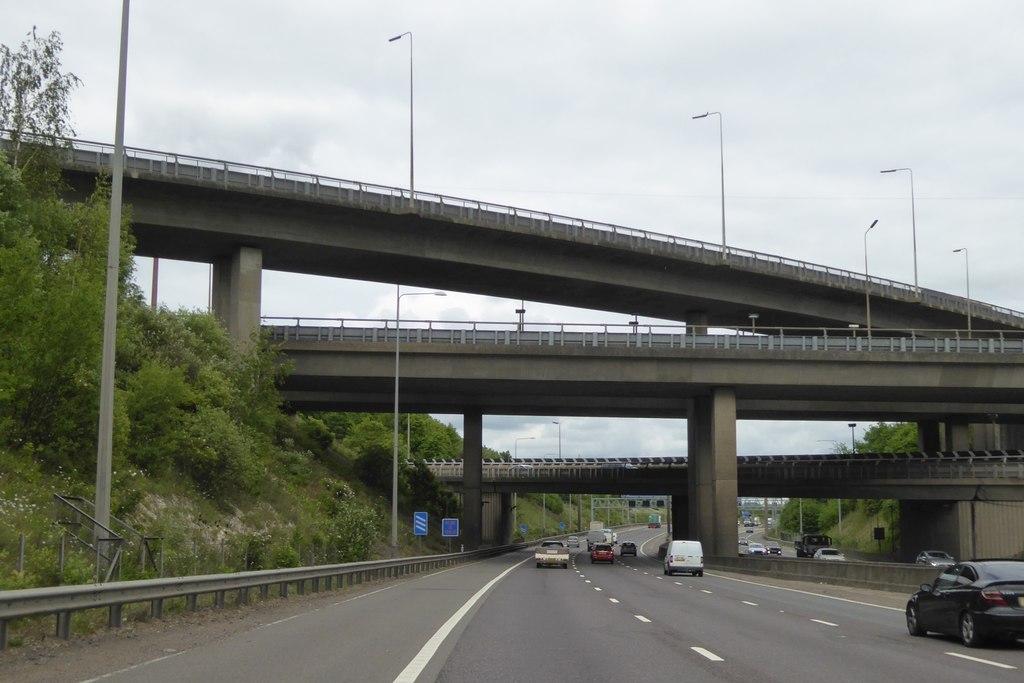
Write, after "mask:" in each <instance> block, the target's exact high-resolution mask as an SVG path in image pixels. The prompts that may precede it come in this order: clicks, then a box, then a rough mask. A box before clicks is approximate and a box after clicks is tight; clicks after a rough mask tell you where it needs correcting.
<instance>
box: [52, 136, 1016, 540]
mask: <svg viewBox="0 0 1024 683" xmlns="http://www.w3.org/2000/svg"><path fill="white" fill-rule="evenodd" d="M111 154H112V148H111V147H110V146H108V145H103V144H96V143H89V142H83V141H73V142H72V143H71V145H70V146H69V148H68V150H67V156H66V158H65V162H64V170H65V175H66V178H67V180H68V183H69V185H70V187H71V188H72V190H71V191H70V192H69V195H68V196H69V198H70V199H76V198H81V197H83V196H85V195H87V194H89V193H90V192H91V190H92V188H93V186H94V184H95V180H96V177H97V175H98V174H101V173H106V172H108V171H109V169H110V166H111V163H110V161H111ZM124 199H125V202H126V203H128V204H130V205H131V207H132V220H133V228H134V233H135V237H136V243H137V249H136V253H137V254H139V255H141V256H153V257H159V258H173V259H182V260H187V261H197V262H204V263H212V264H213V268H214V283H213V289H214V292H213V300H214V309H215V311H216V312H217V314H218V315H219V316H220V317H221V319H222V320H224V322H225V324H226V326H227V328H228V329H229V331H230V332H231V333H232V334H233V335H234V336H235V337H236V338H238V339H242V340H244V339H248V336H249V333H250V332H251V331H253V330H255V329H257V327H258V326H259V324H260V315H261V309H260V295H261V293H260V282H261V273H262V270H263V269H264V268H268V269H274V270H281V271H287V272H294V273H305V274H314V275H323V276H330V277H340V278H351V279H360V280H368V281H377V282H387V283H391V282H394V283H397V284H404V285H415V286H422V287H427V288H432V289H450V290H455V291H463V292H471V293H477V294H485V295H490V296H498V297H507V298H509V299H514V300H517V301H518V300H520V299H524V300H530V301H540V302H547V303H553V304H561V305H566V306H573V307H581V308H590V309H597V310H605V311H614V312H619V313H622V314H624V315H643V316H646V317H651V318H658V319H663V320H674V321H679V322H680V323H685V325H686V327H687V328H689V329H690V330H692V333H693V336H695V337H699V336H701V335H705V334H706V333H707V332H708V331H709V330H712V329H714V328H730V329H737V330H740V329H744V328H746V327H747V325H748V324H749V322H750V318H749V315H750V314H751V313H757V314H758V316H759V318H758V331H759V332H771V334H772V335H777V336H779V337H784V336H788V335H787V332H786V330H791V329H793V328H800V327H819V328H828V329H842V328H847V327H848V326H849V325H851V324H852V325H860V326H861V327H864V326H866V322H867V321H866V316H865V313H866V311H865V308H864V299H865V295H869V296H870V297H871V300H872V320H873V322H874V324H875V325H876V329H877V328H887V329H890V330H933V331H936V332H935V336H937V337H945V338H947V339H948V338H949V335H948V334H941V333H938V332H937V331H938V330H955V329H957V328H964V327H967V325H966V324H965V323H966V322H967V318H968V315H970V316H971V317H972V318H973V320H974V324H975V325H974V326H975V327H976V328H978V330H977V331H976V332H975V336H979V337H980V336H985V337H992V338H995V339H1001V337H1000V336H999V335H1000V333H1003V332H1008V331H1011V330H1021V329H1024V314H1021V313H1019V312H1016V311H1012V310H1009V309H1005V308H1002V307H999V306H995V305H991V304H986V303H983V302H977V301H969V300H967V299H965V298H963V297H959V296H954V295H949V294H945V293H942V292H937V291H933V290H927V289H919V288H915V287H912V286H910V285H907V284H903V283H899V282H895V281H891V280H886V279H882V278H877V277H871V278H867V277H865V276H864V275H863V274H859V273H854V272H849V271H843V270H839V269H834V268H830V267H827V266H821V265H816V264H811V263H805V262H800V261H796V260H793V259H788V258H785V257H782V256H777V255H771V254H764V253H757V252H752V251H747V250H742V249H737V248H734V247H728V248H727V249H723V248H722V247H721V246H719V245H714V244H709V243H704V242H699V241H695V240H688V239H685V238H680V237H675V236H670V235H663V234H658V233H654V232H648V231H644V230H638V229H634V228H628V227H625V226H617V225H608V224H602V223H598V222H593V221H587V220H583V219H578V218H572V217H566V216H557V215H553V214H548V213H543V212H537V211H531V210H526V209H521V208H516V207H508V206H499V205H494V204H488V203H484V202H478V201H474V200H469V199H463V198H454V197H446V196H441V195H434V194H427V193H417V194H416V195H415V197H413V198H412V200H413V201H412V204H413V209H412V210H411V211H410V209H409V208H408V207H409V204H410V201H409V200H410V198H409V197H408V196H407V194H406V193H405V192H404V191H403V190H399V189H397V188H389V187H383V186H376V185H372V184H368V183H361V182H356V181H348V180H342V179H336V178H326V177H323V176H316V175H312V174H307V173H298V172H291V171H284V170H280V169H272V168H263V167H257V166H252V165H247V164H239V163H232V162H226V161H220V160H212V159H203V158H198V157H191V156H186V155H180V154H175V153H168V152H158V151H152V150H140V149H128V150H126V163H125V182H124ZM982 330H984V331H982ZM750 331H753V330H750ZM752 336H753V335H752ZM758 336H760V335H758ZM890 336H898V335H897V334H892V335H890ZM920 336H922V337H923V336H926V335H925V334H921V335H920ZM289 344H291V342H289ZM294 344H306V346H305V347H303V346H295V345H292V346H290V347H289V348H288V349H287V352H288V354H289V356H290V357H292V358H294V359H295V360H296V367H297V370H298V371H299V372H298V373H297V374H296V375H295V376H294V377H293V379H291V380H290V387H286V391H290V390H295V391H297V392H299V393H300V394H302V396H301V397H300V396H295V397H293V398H294V399H295V403H296V405H303V404H302V400H309V403H308V404H304V405H306V406H307V407H308V408H315V407H320V408H326V407H327V406H330V405H333V406H337V407H340V406H344V405H348V406H353V407H352V408H350V409H357V410H358V409H361V410H377V409H379V408H380V407H381V405H382V404H383V403H384V401H382V400H381V399H380V396H381V395H382V394H384V393H386V392H385V391H384V390H383V387H384V386H385V385H386V384H387V383H388V379H387V377H388V375H387V372H386V371H385V370H384V369H383V365H384V364H386V361H385V360H384V358H385V356H386V354H387V353H388V352H387V349H386V348H384V347H386V346H387V343H386V342H384V343H383V344H378V345H376V346H374V345H372V344H371V345H368V346H367V347H366V348H365V349H358V348H351V349H350V350H346V351H343V352H334V353H331V352H325V350H324V349H323V348H318V347H319V346H320V345H319V343H318V342H295V343H294ZM407 347H408V345H407ZM869 347H870V348H869V349H868V350H866V351H864V350H862V351H861V353H864V354H866V356H865V358H864V360H868V361H869V362H870V363H874V364H875V366H874V368H873V372H871V373H867V374H869V375H870V376H873V377H875V378H876V379H875V380H873V381H872V382H869V383H864V382H862V381H861V380H860V379H858V375H860V374H861V373H862V371H863V370H864V369H865V367H866V364H857V363H853V362H846V361H843V362H839V361H837V359H834V358H828V357H827V356H828V354H827V353H826V354H823V355H821V356H819V361H820V362H818V363H817V364H815V362H814V361H812V360H811V359H810V358H809V357H804V356H802V355H800V354H802V353H804V352H803V351H800V352H795V351H788V350H787V351H781V352H778V353H775V352H774V351H773V352H768V351H767V350H762V349H756V350H751V349H742V350H741V349H737V353H736V354H733V355H732V357H731V358H726V359H722V358H718V357H717V354H719V352H715V351H711V352H704V351H702V350H700V349H692V348H691V349H689V350H688V351H683V350H682V349H677V350H674V351H673V350H671V349H670V350H668V351H666V350H662V349H655V348H648V349H643V348H628V349H618V350H617V354H618V355H620V356H621V358H619V359H617V362H616V361H614V360H613V357H614V356H615V355H616V350H615V349H610V348H605V349H601V348H600V347H595V346H589V347H580V348H576V349H566V348H565V347H559V348H558V350H557V352H556V351H555V349H554V347H546V348H543V349H533V350H527V349H525V348H519V349H517V350H515V351H511V350H510V349H505V350H504V353H501V354H498V355H497V356H496V355H495V354H493V349H483V348H482V347H478V348H475V349H472V350H471V349H469V348H468V347H467V348H461V349H457V350H454V349H447V350H446V351H441V349H440V347H436V346H435V347H431V348H430V350H429V351H427V350H426V348H427V347H426V346H423V347H421V348H420V349H419V350H411V352H410V353H407V354H406V359H407V362H406V363H405V366H404V367H405V368H407V370H408V371H409V375H408V376H409V379H408V381H407V382H406V383H405V384H404V385H403V386H405V387H407V388H408V389H409V392H408V393H403V396H405V397H406V398H408V399H410V401H409V402H408V403H406V402H405V401H404V400H403V408H404V409H405V410H419V409H423V410H436V411H439V412H453V411H454V410H458V409H459V406H463V407H464V408H463V409H462V410H463V413H464V415H465V417H466V422H465V424H466V429H465V434H464V437H465V442H466V449H467V452H466V454H465V461H466V462H467V463H471V466H470V467H469V469H468V470H467V473H466V486H467V509H468V510H471V511H472V510H475V509H478V507H479V506H478V505H477V503H478V502H479V500H480V499H479V495H480V494H479V469H480V467H479V466H478V465H477V464H472V463H478V462H479V459H480V451H481V449H482V446H481V438H482V426H481V425H482V422H481V420H482V415H483V413H484V412H485V411H487V412H490V411H492V410H497V409H498V407H499V406H507V407H508V408H509V410H510V411H511V412H513V413H525V412H530V411H534V410H540V409H542V408H543V407H544V406H545V405H546V404H545V402H544V401H545V400H548V399H544V400H539V399H541V398H542V394H541V393H540V391H539V390H540V389H542V388H551V387H553V386H556V387H557V388H558V391H556V392H554V393H555V395H571V396H572V397H573V401H572V402H571V405H572V406H573V407H574V410H575V411H577V412H572V411H567V410H565V409H562V410H559V411H557V412H559V414H563V415H570V414H580V415H588V414H591V415H597V414H608V415H618V414H631V415H645V414H648V415H658V414H660V415H668V414H672V415H674V416H678V417H682V416H687V417H688V418H689V420H688V430H689V449H690V453H689V454H690V457H691V458H692V460H691V467H693V468H694V471H695V472H697V473H698V476H696V477H694V478H693V480H692V483H691V484H690V488H691V490H690V506H691V509H690V520H689V521H690V524H691V528H692V529H693V530H694V535H696V536H698V537H700V538H702V539H710V542H708V541H706V545H705V547H706V548H708V549H709V552H718V548H717V547H716V545H718V544H721V545H722V550H723V551H724V550H725V548H726V547H727V546H731V544H732V541H731V536H732V533H733V529H731V525H732V519H731V510H732V508H733V506H734V501H735V497H736V458H735V455H736V447H735V420H736V418H737V415H743V416H749V417H754V416H758V415H760V416H763V417H765V418H767V416H769V415H780V416H781V415H784V414H787V413H788V414H794V415H795V414H801V413H803V412H806V411H808V410H810V409H811V407H812V404H813V403H821V404H822V405H827V406H830V407H831V413H830V414H832V415H838V414H842V415H843V416H844V417H845V416H848V415H850V412H851V411H850V408H851V407H852V408H853V411H852V412H854V413H857V414H861V415H868V414H876V415H879V416H882V415H884V416H885V417H880V418H879V419H900V418H898V417H897V416H910V415H915V414H919V415H922V416H932V418H933V419H932V421H931V422H929V423H926V424H925V428H924V430H923V436H922V448H924V449H925V450H933V449H937V447H938V442H939V438H940V431H939V426H938V425H939V422H938V421H936V420H938V419H939V418H937V417H936V416H939V415H943V416H950V415H952V416H954V417H953V418H952V421H951V424H953V425H954V427H953V430H952V432H951V433H952V437H953V438H952V441H953V444H952V445H953V447H958V446H957V439H963V438H966V435H967V433H968V431H967V424H968V420H979V421H980V420H981V418H980V416H981V414H982V413H985V414H986V415H987V414H998V415H1000V416H1003V415H1011V416H1013V415H1017V414H1019V410H1017V409H1015V406H1016V405H1017V404H1019V403H1020V400H1019V399H1020V395H1019V388H1020V387H1022V386H1024V383H1021V382H1020V377H1019V369H1018V368H1015V367H1013V364H1012V363H1007V362H1006V359H1007V358H1008V357H1009V355H1004V356H1001V360H1000V361H999V362H996V363H994V364H993V363H992V362H991V357H990V356H989V355H987V354H977V355H976V356H971V355H970V354H969V353H967V354H964V353H961V352H959V351H957V352H955V353H950V354H948V355H945V356H943V358H942V359H939V358H931V359H926V358H925V355H926V354H925V355H919V354H916V353H914V354H910V353H907V352H905V351H904V350H903V349H902V347H900V348H894V349H893V350H891V351H888V352H881V353H880V352H876V350H875V348H874V337H872V341H871V342H870V344H869ZM744 353H746V354H754V356H753V357H745V356H744V355H743V354H744ZM702 354H704V355H702ZM707 354H710V355H707ZM794 354H795V355H794ZM445 355H447V356H448V357H447V359H442V356H445ZM502 356H503V358H502ZM513 356H519V358H518V362H510V360H511V359H512V357H513ZM456 359H458V360H457V363H458V365H459V368H461V371H462V372H465V374H463V375H461V376H460V375H459V374H458V373H456V374H453V375H450V376H449V377H447V378H440V377H432V376H431V370H430V369H429V368H430V367H434V368H443V367H445V366H446V364H447V365H448V366H449V367H451V364H452V363H453V362H456ZM951 361H952V365H951V367H950V368H949V369H948V370H944V369H943V366H945V365H949V364H950V362H951ZM364 363H365V364H366V365H365V366H364V365H363V364H364ZM488 364H493V365H494V367H495V368H500V369H501V374H498V375H496V376H495V375H494V372H493V371H492V370H489V369H487V368H486V367H485V366H486V365H488ZM800 366H803V367H804V369H805V370H808V369H811V368H813V371H812V372H809V373H804V372H802V371H799V370H798V369H797V368H798V367H800ZM367 368H369V369H367ZM752 368H756V369H757V370H758V372H756V373H753V374H750V373H749V371H750V370H751V369H752ZM619 370H626V371H627V372H626V375H625V376H624V377H626V378H628V379H616V378H615V377H614V376H613V374H612V373H614V372H617V371H619ZM887 370H888V371H891V380H890V381H889V382H888V384H887V385H886V383H885V382H884V381H882V377H883V374H884V373H885V372H886V371H887ZM830 371H834V372H835V373H836V374H834V375H832V374H829V372H830ZM321 372H322V373H323V374H322V375H321V376H319V377H318V376H317V373H321ZM588 372H589V373H590V374H588ZM601 373H605V374H601ZM753 376H756V377H759V378H760V379H759V381H756V382H755V381H753V380H751V379H750V378H751V377H753ZM404 377H405V373H403V381H405V380H404ZM808 377H815V378H816V379H815V382H817V386H816V387H814V388H812V386H811V384H812V382H811V381H810V380H809V379H808ZM545 378H546V379H545ZM783 378H787V379H788V380H792V381H794V382H795V385H793V386H795V389H794V388H793V386H789V387H787V383H786V382H784V381H782V379H783ZM441 379H445V381H444V383H443V386H444V391H441V392H438V394H437V395H438V396H440V397H443V400H434V399H433V398H432V397H431V391H432V390H433V388H434V387H436V386H441V383H440V380H441ZM666 380H667V381H666ZM486 382H496V383H494V384H492V385H491V386H490V387H489V389H487V388H486ZM836 386H838V387H840V388H841V389H842V391H840V392H830V391H829V389H830V388H835V387H836ZM593 389H598V390H605V391H606V393H603V394H601V393H599V394H597V398H596V399H592V400H588V396H591V395H592V394H591V390H593ZM608 389H615V391H616V392H617V394H616V393H613V392H610V391H607V390H608ZM488 394H490V395H491V396H499V397H502V398H500V399H498V400H490V401H489V400H488V399H487V396H488ZM840 395H841V396H843V398H841V399H840V398H833V397H838V396H840ZM616 396H618V400H616ZM547 405H550V402H549V403H548V404H547ZM354 406H362V407H361V408H356V407H354ZM888 409H891V412H888ZM961 409H962V410H961ZM605 411H610V412H605ZM648 411H652V412H648ZM658 411H661V412H660V413H659V412H658ZM816 414H818V415H820V416H822V417H824V416H825V415H826V414H827V413H826V411H818V412H817V413H816ZM965 415H966V416H967V417H966V418H965V417H964V416H965ZM1000 419H1002V417H1000ZM957 435H960V436H957ZM464 528H465V530H466V534H467V545H468V546H469V547H473V546H474V545H475V544H476V543H477V542H478V541H479V538H480V526H479V518H478V517H477V516H476V514H475V513H471V514H470V516H469V518H467V520H466V523H465V524H464ZM727 539H728V540H727Z"/></svg>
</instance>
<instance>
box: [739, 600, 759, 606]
mask: <svg viewBox="0 0 1024 683" xmlns="http://www.w3.org/2000/svg"><path fill="white" fill-rule="evenodd" d="M741 602H742V603H743V604H744V605H750V606H751V607H757V603H756V602H750V601H749V600H742V601H741Z"/></svg>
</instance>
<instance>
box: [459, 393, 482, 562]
mask: <svg viewBox="0 0 1024 683" xmlns="http://www.w3.org/2000/svg"><path fill="white" fill-rule="evenodd" d="M463 432H464V433H463V436H462V531H463V546H464V547H465V549H466V550H476V549H477V548H479V547H480V544H481V543H482V540H483V536H482V534H483V505H484V501H483V493H482V484H483V476H484V474H483V455H484V417H483V413H481V412H480V411H466V413H465V414H464V415H463Z"/></svg>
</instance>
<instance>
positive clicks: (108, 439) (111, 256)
mask: <svg viewBox="0 0 1024 683" xmlns="http://www.w3.org/2000/svg"><path fill="white" fill-rule="evenodd" d="M129 9H130V8H129V0H123V2H122V5H121V43H120V53H119V60H118V69H117V110H116V111H115V114H114V155H113V157H112V158H111V162H112V165H113V168H112V173H111V186H110V187H111V192H110V221H109V223H108V231H107V278H106V292H105V297H104V304H103V344H102V349H101V353H100V396H99V419H98V424H97V435H96V437H97V438H96V494H95V495H96V497H95V503H94V505H95V508H94V510H95V513H96V522H97V526H96V528H95V530H94V534H93V535H94V539H93V543H95V545H96V548H97V564H96V580H97V582H98V581H99V580H100V579H101V577H102V571H101V567H100V561H99V558H100V557H101V554H100V553H99V551H98V549H99V544H100V542H101V541H107V540H108V538H107V531H106V528H107V527H109V526H110V498H111V495H110V487H111V477H112V471H113V443H114V438H113V435H114V371H115V350H116V348H117V291H118V274H119V273H120V271H121V269H120V260H121V196H122V186H123V182H124V179H123V178H124V116H125V114H124V112H125V92H126V90H127V82H128V16H129ZM104 550H109V547H107V548H105V549H104Z"/></svg>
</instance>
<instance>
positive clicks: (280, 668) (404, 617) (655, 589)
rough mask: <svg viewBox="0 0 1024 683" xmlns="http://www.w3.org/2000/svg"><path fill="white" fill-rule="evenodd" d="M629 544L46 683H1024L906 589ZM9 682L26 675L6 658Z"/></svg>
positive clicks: (467, 569) (398, 586)
mask: <svg viewBox="0 0 1024 683" xmlns="http://www.w3.org/2000/svg"><path fill="white" fill-rule="evenodd" d="M627 539H628V540H635V541H637V542H638V544H642V545H641V554H640V556H639V557H637V558H632V557H628V558H619V557H618V556H617V557H616V562H615V563H614V564H612V565H608V564H594V565H592V564H591V563H590V561H589V557H588V555H587V554H586V552H579V551H575V550H574V551H573V564H572V566H571V567H570V568H569V569H560V568H543V569H538V568H536V567H535V566H534V564H533V562H532V559H533V555H532V552H529V551H522V552H519V553H512V554H509V555H506V556H503V557H500V558H493V559H490V560H485V561H481V562H476V563H473V564H470V565H465V566H461V567H457V568H454V569H449V570H446V571H440V572H437V573H434V574H430V575H426V576H421V577H417V578H411V579H405V580H400V581H395V582H391V583H384V584H380V585H378V586H375V587H371V588H370V589H365V590H362V591H360V592H358V593H356V594H348V593H332V594H323V595H321V596H320V597H318V598H317V599H316V600H315V601H310V602H307V603H304V604H302V605H301V606H296V609H294V610H292V611H291V613H290V614H288V615H287V616H285V617H280V618H277V619H272V620H271V619H268V620H264V621H263V622H261V623H258V624H249V625H246V626H244V627H239V628H238V629H236V630H235V631H234V632H231V633H224V634H221V635H219V636H218V637H215V638H213V637H211V638H210V639H209V640H199V641H198V642H194V643H193V644H192V645H191V646H189V647H187V648H184V649H174V648H169V651H168V650H165V651H163V652H161V653H159V654H158V655H157V656H154V653H153V652H152V650H151V649H150V650H147V649H146V648H145V647H144V643H143V642H140V643H138V645H139V647H138V648H137V650H138V654H137V655H136V659H135V660H130V658H129V661H127V662H126V661H125V659H124V657H121V658H110V661H106V660H104V659H103V658H102V657H99V658H97V657H96V656H95V655H96V654H100V655H102V652H103V650H102V649H100V650H98V651H97V652H94V653H93V655H94V656H92V657H91V658H86V659H85V663H83V664H82V666H79V667H68V666H66V663H65V666H64V667H62V668H61V667H57V666H53V667H52V669H51V667H49V666H47V665H40V668H39V669H38V671H37V672H36V673H37V674H41V675H42V676H44V677H40V678H38V679H36V678H33V679H32V680H59V681H65V680H66V681H98V680H103V681H111V682H115V683H123V682H125V681H145V682H146V683H160V682H165V681H166V682H170V681H174V682H175V683H177V682H178V681H217V682H218V683H229V682H232V681H246V682H251V681H360V682H362V681H406V682H412V681H442V682H445V683H455V682H460V683H461V682H466V681H487V682H488V683H494V682H503V681H542V680H557V681H613V680H635V679H638V678H643V679H645V680H650V681H678V682H685V683H701V682H703V681H743V682H744V683H749V682H750V681H758V682H765V681H769V682H775V681H778V682H780V683H781V682H783V681H785V682H786V683H793V681H804V680H808V679H821V680H827V681H830V682H835V683H841V682H849V683H863V682H865V681H879V682H885V683H891V682H892V681H893V680H895V679H898V680H899V681H900V683H916V682H919V681H920V682H922V683H923V682H927V683H934V682H935V681H958V682H959V681H965V682H973V681H979V682H980V681H986V682H987V681H1013V682H1014V683H1019V682H1020V681H1021V680H1022V676H1024V643H1021V642H1018V643H1017V644H1014V645H1009V646H1001V647H993V648H991V649H969V648H966V647H964V646H962V645H960V644H959V642H958V641H955V640H953V639H949V638H942V637H939V636H930V637H927V638H913V637H911V636H909V635H908V634H907V631H906V627H905V623H904V615H903V609H902V603H903V598H902V597H901V596H892V595H891V594H881V593H877V592H863V595H866V596H870V597H866V598H863V599H861V600H857V599H849V598H847V599H843V598H838V597H828V596H823V595H820V594H816V593H815V592H813V591H815V590H816V589H815V587H814V586H813V585H811V586H808V585H807V584H803V587H804V588H805V589H806V590H796V589H794V588H792V587H789V588H783V587H779V586H773V585H768V583H769V582H768V581H763V580H760V579H744V578H741V577H738V576H736V575H725V574H719V573H716V572H711V571H708V572H705V575H704V576H703V577H690V576H671V577H670V576H664V575H663V573H662V569H661V565H660V563H659V562H658V561H657V559H656V558H653V557H648V556H645V554H649V555H655V554H656V553H657V544H658V542H659V541H661V540H662V539H663V532H662V531H660V530H648V529H646V528H635V529H633V530H629V531H621V532H620V533H619V540H620V541H622V540H627ZM788 585H790V586H792V585H795V584H788ZM830 592H835V591H830ZM843 592H844V594H846V595H848V596H853V597H856V596H858V595H861V594H862V593H858V591H856V590H854V589H843ZM282 602H284V601H282ZM883 603H884V604H883ZM97 647H102V644H101V645H100V646H97ZM15 671H16V670H15V669H8V670H7V673H8V674H13V673H15ZM17 673H18V676H19V680H28V679H25V678H23V677H22V670H20V669H19V670H17ZM47 674H51V675H49V676H47ZM0 680H14V679H8V678H7V677H6V676H5V669H4V662H3V661H2V660H0Z"/></svg>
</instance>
